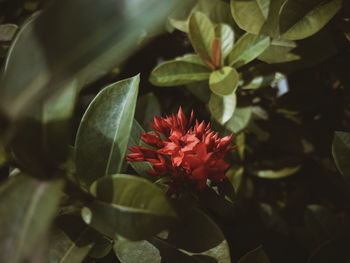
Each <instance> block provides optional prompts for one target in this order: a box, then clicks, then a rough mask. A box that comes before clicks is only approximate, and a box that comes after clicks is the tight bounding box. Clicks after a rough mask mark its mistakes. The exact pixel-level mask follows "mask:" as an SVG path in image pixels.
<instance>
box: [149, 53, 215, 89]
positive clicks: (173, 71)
mask: <svg viewBox="0 0 350 263" xmlns="http://www.w3.org/2000/svg"><path fill="white" fill-rule="evenodd" d="M209 75H210V69H209V68H208V67H206V66H204V65H200V64H198V63H193V62H188V61H187V60H186V59H185V60H182V59H180V58H178V59H176V60H170V61H167V62H164V63H162V64H160V65H159V66H157V67H156V68H155V69H153V71H152V73H151V76H150V81H151V83H152V84H153V85H155V86H163V87H171V86H179V85H184V84H190V83H193V82H197V81H201V80H206V79H209Z"/></svg>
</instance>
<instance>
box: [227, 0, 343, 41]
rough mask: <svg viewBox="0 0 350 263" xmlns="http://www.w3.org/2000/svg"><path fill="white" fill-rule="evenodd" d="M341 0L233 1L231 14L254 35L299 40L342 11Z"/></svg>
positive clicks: (243, 27)
mask: <svg viewBox="0 0 350 263" xmlns="http://www.w3.org/2000/svg"><path fill="white" fill-rule="evenodd" d="M341 4H342V0H328V1H321V0H305V1H302V2H300V1H295V0H275V1H271V0H248V1H241V0H231V11H232V15H233V17H234V19H235V21H236V22H237V24H238V25H239V27H241V28H242V29H244V30H245V31H247V32H249V33H252V34H256V35H258V34H263V35H268V36H271V37H274V38H279V37H280V38H282V39H290V40H298V39H303V38H306V37H309V36H311V35H313V34H315V33H316V32H318V31H319V30H320V29H321V28H322V27H324V26H325V24H326V23H328V21H329V20H330V19H331V18H332V17H333V16H334V15H335V14H336V13H337V12H338V11H339V9H340V8H341Z"/></svg>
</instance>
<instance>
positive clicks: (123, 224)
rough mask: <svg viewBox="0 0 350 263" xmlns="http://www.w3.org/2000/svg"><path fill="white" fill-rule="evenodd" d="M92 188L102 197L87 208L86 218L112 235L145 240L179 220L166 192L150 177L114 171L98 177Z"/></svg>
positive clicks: (97, 227)
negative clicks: (117, 173)
mask: <svg viewBox="0 0 350 263" xmlns="http://www.w3.org/2000/svg"><path fill="white" fill-rule="evenodd" d="M92 191H93V193H94V194H95V195H96V197H97V198H98V200H96V201H95V202H93V203H92V204H91V205H89V206H88V207H86V208H84V211H83V218H84V221H85V222H86V223H87V224H89V225H91V226H92V227H93V228H95V229H96V230H98V231H99V232H101V233H102V234H105V235H106V236H108V237H111V238H116V237H117V236H122V237H125V238H127V239H129V240H142V239H145V238H149V237H150V236H152V235H154V234H156V233H158V232H160V231H161V230H163V229H165V228H167V227H169V226H170V225H172V224H173V223H174V221H175V220H176V213H175V212H174V210H173V208H172V206H171V205H170V203H169V201H168V200H167V198H166V196H165V193H163V191H162V190H161V189H160V188H158V187H157V186H156V185H154V184H152V183H151V182H149V181H148V180H146V179H143V178H140V177H137V176H131V175H122V174H119V175H113V176H110V177H104V178H101V179H99V180H98V181H96V182H95V183H94V184H93V185H92Z"/></svg>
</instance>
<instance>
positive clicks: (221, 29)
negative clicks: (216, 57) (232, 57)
mask: <svg viewBox="0 0 350 263" xmlns="http://www.w3.org/2000/svg"><path fill="white" fill-rule="evenodd" d="M215 35H216V37H218V38H219V39H220V44H221V54H222V60H224V59H225V58H226V57H227V56H228V54H230V52H231V51H232V49H233V44H234V41H235V35H234V32H233V30H232V28H231V27H230V26H229V25H226V24H218V25H216V26H215Z"/></svg>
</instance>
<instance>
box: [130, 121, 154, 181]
mask: <svg viewBox="0 0 350 263" xmlns="http://www.w3.org/2000/svg"><path fill="white" fill-rule="evenodd" d="M144 132H145V131H144V129H142V127H141V126H140V124H139V123H138V122H137V121H136V120H134V122H133V125H132V129H131V134H130V139H129V145H128V147H133V146H135V145H142V146H145V144H144V143H143V141H142V140H141V134H142V133H144ZM129 164H130V165H131V167H132V168H133V169H134V170H135V171H136V172H137V174H138V175H140V176H142V177H144V178H147V179H149V180H151V181H154V180H156V179H157V177H156V176H151V175H149V174H148V173H147V171H150V170H153V167H152V165H151V164H150V163H149V162H129Z"/></svg>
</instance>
